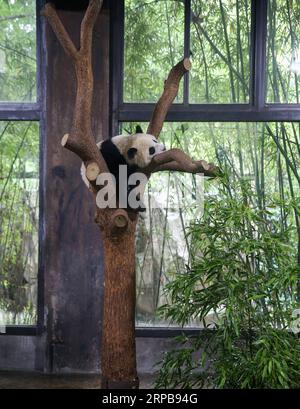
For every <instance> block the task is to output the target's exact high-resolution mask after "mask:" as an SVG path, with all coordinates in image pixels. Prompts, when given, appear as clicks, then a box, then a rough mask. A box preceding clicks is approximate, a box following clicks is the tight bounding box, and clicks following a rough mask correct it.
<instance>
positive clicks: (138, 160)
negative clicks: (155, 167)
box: [80, 133, 166, 187]
mask: <svg viewBox="0 0 300 409" xmlns="http://www.w3.org/2000/svg"><path fill="white" fill-rule="evenodd" d="M110 141H111V142H112V143H113V144H114V145H115V147H116V148H117V149H118V151H119V153H120V154H121V155H122V156H123V158H124V159H125V161H126V163H127V164H128V165H131V166H132V165H133V166H134V165H135V166H137V168H140V169H143V168H145V167H146V166H148V165H149V164H150V162H151V160H152V158H153V156H155V155H157V154H158V153H161V152H163V151H165V150H166V147H165V146H164V145H163V144H162V143H159V142H158V141H157V139H156V138H155V136H153V135H150V134H146V133H135V134H132V135H117V136H114V137H113V138H111V139H110ZM104 142H105V141H101V142H98V143H97V146H98V148H99V149H100V150H101V145H102V143H104ZM109 160H110V158H106V161H109ZM111 160H114V156H113V155H112V159H111ZM116 165H118V164H116ZM108 166H109V167H110V163H108ZM85 171H86V169H85V166H84V163H82V165H81V169H80V172H81V177H82V180H83V181H84V183H85V184H86V185H87V186H88V187H89V181H88V179H87V178H86V175H85Z"/></svg>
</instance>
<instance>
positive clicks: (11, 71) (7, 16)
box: [0, 0, 42, 334]
mask: <svg viewBox="0 0 300 409" xmlns="http://www.w3.org/2000/svg"><path fill="white" fill-rule="evenodd" d="M36 3H38V6H37V5H36ZM39 3H40V2H36V1H35V0H26V1H21V0H6V1H1V2H0V326H1V333H8V334H9V333H15V331H16V328H17V329H18V333H24V334H26V333H34V331H36V328H37V325H38V323H39V320H40V319H41V316H40V314H38V298H39V285H38V278H39V232H40V229H39V220H40V214H39V213H40V197H39V191H40V188H41V187H40V171H39V169H40V160H39V158H40V148H39V146H40V136H39V135H40V129H41V126H40V124H39V121H40V119H41V118H42V94H41V89H40V87H39V84H38V82H39V78H40V72H41V70H40V64H39V61H40V60H39V46H38V44H39V42H40V41H39V34H38V35H37V15H38V13H39V7H40V4H39ZM36 7H37V9H36ZM37 10H38V12H37ZM16 326H17V327H16Z"/></svg>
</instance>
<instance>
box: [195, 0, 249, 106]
mask: <svg viewBox="0 0 300 409" xmlns="http://www.w3.org/2000/svg"><path fill="white" fill-rule="evenodd" d="M191 13H192V14H191V55H192V63H193V67H192V70H191V72H190V102H191V103H198V104H199V103H248V102H249V79H250V62H249V61H250V58H249V54H250V31H251V1H250V0H219V1H216V0H192V2H191Z"/></svg>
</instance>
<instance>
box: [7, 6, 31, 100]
mask: <svg viewBox="0 0 300 409" xmlns="http://www.w3.org/2000/svg"><path fill="white" fill-rule="evenodd" d="M35 3H36V2H35V0H25V1H24V0H2V1H1V2H0V101H34V100H35V99H36V23H35Z"/></svg>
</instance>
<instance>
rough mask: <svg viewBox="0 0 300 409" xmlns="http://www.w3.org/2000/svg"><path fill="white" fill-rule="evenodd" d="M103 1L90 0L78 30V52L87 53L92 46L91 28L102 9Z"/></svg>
mask: <svg viewBox="0 0 300 409" xmlns="http://www.w3.org/2000/svg"><path fill="white" fill-rule="evenodd" d="M102 4H103V0H90V2H89V5H88V8H87V10H86V13H85V15H84V17H83V19H82V22H81V28H80V50H84V51H88V49H89V48H90V49H91V46H92V35H93V28H94V25H95V23H96V20H97V17H98V15H99V12H100V10H101V8H102Z"/></svg>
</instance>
